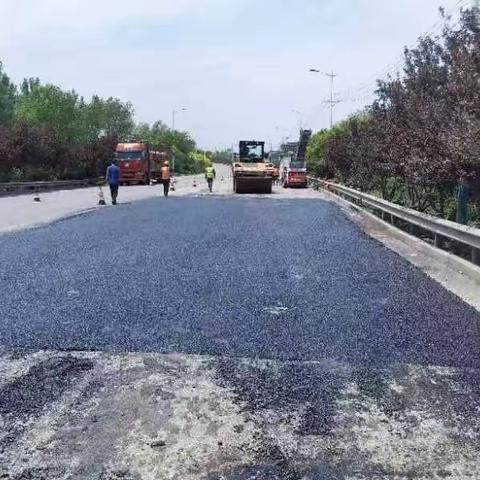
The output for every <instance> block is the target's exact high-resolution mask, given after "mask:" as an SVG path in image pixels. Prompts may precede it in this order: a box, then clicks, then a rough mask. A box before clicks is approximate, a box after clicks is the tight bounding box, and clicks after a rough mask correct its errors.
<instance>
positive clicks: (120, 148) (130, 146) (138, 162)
mask: <svg viewBox="0 0 480 480" xmlns="http://www.w3.org/2000/svg"><path fill="white" fill-rule="evenodd" d="M115 159H116V160H117V162H118V166H119V168H120V183H121V184H122V185H130V184H132V183H143V184H144V185H148V184H149V183H150V156H149V152H148V149H147V146H146V145H145V144H144V143H119V144H118V145H117V148H116V149H115Z"/></svg>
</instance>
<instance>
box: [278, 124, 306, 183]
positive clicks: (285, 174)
mask: <svg viewBox="0 0 480 480" xmlns="http://www.w3.org/2000/svg"><path fill="white" fill-rule="evenodd" d="M311 135H312V131H311V130H301V131H300V141H299V142H298V146H297V148H296V150H297V151H296V152H295V153H294V154H293V155H292V157H293V158H292V157H290V158H288V157H287V158H286V159H284V160H283V162H282V173H281V177H282V183H283V187H284V188H288V187H303V188H306V187H307V185H308V179H307V165H306V161H305V154H306V152H307V145H308V142H309V140H310V137H311Z"/></svg>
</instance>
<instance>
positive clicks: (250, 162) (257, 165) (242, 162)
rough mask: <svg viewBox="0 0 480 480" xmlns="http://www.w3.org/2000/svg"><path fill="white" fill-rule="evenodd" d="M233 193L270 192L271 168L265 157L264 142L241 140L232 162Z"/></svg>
mask: <svg viewBox="0 0 480 480" xmlns="http://www.w3.org/2000/svg"><path fill="white" fill-rule="evenodd" d="M232 173H233V174H232V176H233V191H234V192H235V193H272V183H273V179H272V173H273V172H272V168H269V164H268V163H267V161H266V159H265V142H257V141H255V140H242V141H241V142H240V145H239V155H238V159H236V160H235V161H234V163H233V167H232Z"/></svg>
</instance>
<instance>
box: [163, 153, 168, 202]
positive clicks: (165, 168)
mask: <svg viewBox="0 0 480 480" xmlns="http://www.w3.org/2000/svg"><path fill="white" fill-rule="evenodd" d="M162 183H163V194H164V195H165V196H166V197H168V191H169V190H170V164H169V163H168V161H165V162H163V167H162Z"/></svg>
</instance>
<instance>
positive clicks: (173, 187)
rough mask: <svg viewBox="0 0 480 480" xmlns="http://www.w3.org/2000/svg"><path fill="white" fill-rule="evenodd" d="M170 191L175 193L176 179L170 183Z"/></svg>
mask: <svg viewBox="0 0 480 480" xmlns="http://www.w3.org/2000/svg"><path fill="white" fill-rule="evenodd" d="M170 190H171V191H172V192H174V191H175V179H174V178H172V181H171V182H170Z"/></svg>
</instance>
